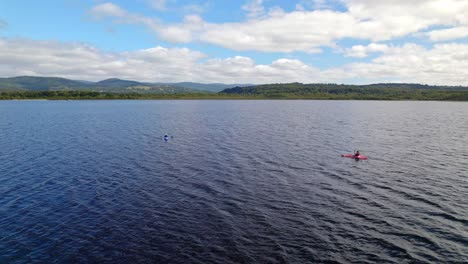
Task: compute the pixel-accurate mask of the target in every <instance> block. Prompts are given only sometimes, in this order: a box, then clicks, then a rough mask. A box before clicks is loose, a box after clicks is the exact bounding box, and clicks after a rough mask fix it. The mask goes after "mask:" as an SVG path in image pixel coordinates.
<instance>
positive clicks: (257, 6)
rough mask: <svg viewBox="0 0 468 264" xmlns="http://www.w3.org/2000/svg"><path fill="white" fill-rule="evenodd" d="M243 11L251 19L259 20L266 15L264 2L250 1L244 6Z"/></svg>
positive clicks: (261, 0) (259, 0) (260, 0)
mask: <svg viewBox="0 0 468 264" xmlns="http://www.w3.org/2000/svg"><path fill="white" fill-rule="evenodd" d="M242 10H244V11H246V12H247V17H249V18H259V17H261V16H263V15H264V14H265V8H264V7H263V0H248V2H247V3H246V4H245V5H243V6H242Z"/></svg>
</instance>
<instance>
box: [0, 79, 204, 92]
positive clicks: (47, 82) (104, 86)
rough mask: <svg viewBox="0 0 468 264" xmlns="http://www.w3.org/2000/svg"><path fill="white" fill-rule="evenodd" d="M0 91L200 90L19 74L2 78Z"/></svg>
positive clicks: (119, 80) (126, 81)
mask: <svg viewBox="0 0 468 264" xmlns="http://www.w3.org/2000/svg"><path fill="white" fill-rule="evenodd" d="M0 91H97V92H111V93H169V94H171V93H189V92H192V93H193V92H198V90H195V89H191V88H187V87H181V86H178V85H172V84H152V83H142V82H137V81H129V80H121V79H116V78H112V79H107V80H103V81H99V82H88V81H81V80H80V81H77V80H69V79H65V78H56V77H33V76H19V77H10V78H0Z"/></svg>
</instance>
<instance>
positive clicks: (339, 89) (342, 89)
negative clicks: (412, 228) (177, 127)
mask: <svg viewBox="0 0 468 264" xmlns="http://www.w3.org/2000/svg"><path fill="white" fill-rule="evenodd" d="M388 89H390V90H393V91H396V90H440V91H468V87H467V86H435V85H424V84H411V83H378V84H368V85H349V84H323V83H316V84H302V83H285V84H262V85H254V86H245V87H234V88H228V89H224V90H223V91H221V93H227V94H250V95H255V94H257V95H264V94H270V95H272V94H298V95H304V94H311V93H335V94H339V93H351V92H365V91H372V90H376V91H377V90H382V91H384V90H388Z"/></svg>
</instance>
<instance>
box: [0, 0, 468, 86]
mask: <svg viewBox="0 0 468 264" xmlns="http://www.w3.org/2000/svg"><path fill="white" fill-rule="evenodd" d="M467 13H468V1H465V0H444V1H441V0H414V1H407V0H391V1H374V0H298V1H285V0H238V1H215V0H134V1H129V0H115V1H100V0H83V1H79V0H62V1H58V0H54V1H46V0H44V1H26V0H15V1H1V2H0V61H3V63H2V64H3V65H0V77H11V76H19V75H34V76H58V77H65V78H72V79H84V80H92V81H97V80H102V79H105V78H113V77H116V78H123V79H134V80H141V81H157V82H159V81H163V82H179V81H195V82H204V83H211V82H223V83H287V82H296V81H297V82H304V83H313V82H326V83H375V82H413V83H414V82H417V83H426V84H444V85H468V72H467V71H468V70H467V69H468V67H467V66H468V43H467V39H468V17H467V16H466V15H465V14H467Z"/></svg>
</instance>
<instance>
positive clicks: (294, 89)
mask: <svg viewBox="0 0 468 264" xmlns="http://www.w3.org/2000/svg"><path fill="white" fill-rule="evenodd" d="M126 82H131V81H126ZM106 83H107V85H108V86H113V87H115V88H117V89H112V90H110V91H109V90H105V91H95V90H85V89H83V90H41V89H36V90H26V91H24V90H13V91H12V90H8V89H2V88H1V87H0V100H15V99H18V100H19V99H50V100H93V99H97V100H99V99H318V100H440V101H468V87H461V86H428V85H420V84H395V83H390V84H372V85H343V84H302V83H289V84H265V85H256V86H247V87H234V88H229V89H224V90H223V91H221V92H219V93H213V92H203V91H194V90H185V92H184V91H183V90H179V91H178V92H174V91H173V90H166V91H165V92H158V93H154V92H153V93H148V92H140V91H135V90H126V91H125V92H116V91H121V90H119V89H118V88H119V87H120V86H119V83H122V80H118V79H110V80H106ZM132 84H133V83H131V84H126V85H132ZM31 85H33V84H31ZM41 85H43V84H41ZM41 85H40V86H41ZM41 87H42V88H43V86H41Z"/></svg>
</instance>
